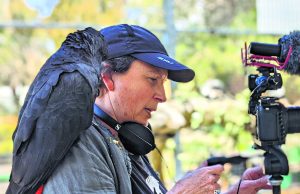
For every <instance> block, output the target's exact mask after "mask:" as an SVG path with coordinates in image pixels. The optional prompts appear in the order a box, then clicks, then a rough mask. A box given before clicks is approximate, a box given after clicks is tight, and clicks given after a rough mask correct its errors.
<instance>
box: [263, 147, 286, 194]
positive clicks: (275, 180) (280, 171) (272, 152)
mask: <svg viewBox="0 0 300 194" xmlns="http://www.w3.org/2000/svg"><path fill="white" fill-rule="evenodd" d="M260 149H263V150H265V151H266V152H265V154H264V157H265V160H264V165H265V174H267V175H271V176H270V178H269V182H270V183H271V185H272V187H273V194H280V193H281V189H280V185H281V182H282V180H283V177H282V175H287V174H288V173H289V165H288V159H287V157H286V155H285V153H284V152H283V151H282V150H281V148H280V146H278V145H268V146H266V147H263V148H262V147H260Z"/></svg>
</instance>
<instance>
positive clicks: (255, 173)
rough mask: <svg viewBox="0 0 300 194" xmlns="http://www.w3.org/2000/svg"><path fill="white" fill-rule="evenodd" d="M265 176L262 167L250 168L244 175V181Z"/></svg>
mask: <svg viewBox="0 0 300 194" xmlns="http://www.w3.org/2000/svg"><path fill="white" fill-rule="evenodd" d="M263 175H264V173H263V170H262V168H261V167H260V166H256V167H253V168H249V169H247V170H246V171H245V173H244V174H243V179H244V180H255V179H259V178H261V177H262V176H263Z"/></svg>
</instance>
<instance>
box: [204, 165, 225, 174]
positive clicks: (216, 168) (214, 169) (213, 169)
mask: <svg viewBox="0 0 300 194" xmlns="http://www.w3.org/2000/svg"><path fill="white" fill-rule="evenodd" d="M207 170H208V173H210V174H216V175H220V174H221V173H222V172H223V171H224V166H223V165H221V164H217V165H213V166H208V167H207Z"/></svg>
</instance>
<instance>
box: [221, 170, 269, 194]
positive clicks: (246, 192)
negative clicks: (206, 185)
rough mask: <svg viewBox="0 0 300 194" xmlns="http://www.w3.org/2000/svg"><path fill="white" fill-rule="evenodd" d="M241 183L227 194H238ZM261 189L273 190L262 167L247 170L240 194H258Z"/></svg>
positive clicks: (243, 177)
mask: <svg viewBox="0 0 300 194" xmlns="http://www.w3.org/2000/svg"><path fill="white" fill-rule="evenodd" d="M238 187H239V183H236V184H235V185H233V186H232V187H231V188H230V189H229V191H228V192H226V194H236V193H237V191H238ZM261 189H272V186H271V185H269V184H268V177H267V176H266V175H264V173H263V171H262V168H261V167H253V168H249V169H247V170H246V171H245V172H244V174H243V176H242V182H241V184H240V188H239V192H238V194H256V193H257V192H258V191H259V190H261Z"/></svg>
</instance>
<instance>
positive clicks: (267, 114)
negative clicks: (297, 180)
mask: <svg viewBox="0 0 300 194" xmlns="http://www.w3.org/2000/svg"><path fill="white" fill-rule="evenodd" d="M292 52H293V51H292V47H290V49H289V50H288V53H287V55H286V58H285V59H284V61H283V59H282V58H280V55H281V46H280V45H273V44H265V43H256V42H252V43H251V44H250V46H249V47H248V48H247V45H246V44H245V48H244V49H242V62H243V64H244V66H255V67H257V69H256V70H257V74H250V75H249V76H248V87H249V89H250V91H251V95H250V100H249V107H248V113H249V114H252V115H254V116H255V118H256V130H255V131H254V133H253V137H254V138H253V139H254V148H256V149H261V150H264V151H265V153H264V158H265V160H264V166H265V174H268V175H271V177H270V183H271V184H272V186H273V193H280V184H281V182H282V179H283V178H282V176H281V175H287V174H288V173H289V166H288V159H287V157H286V155H285V154H284V152H283V151H282V150H281V147H280V146H281V145H282V144H285V141H286V136H287V134H289V133H299V132H300V107H285V106H284V105H283V104H282V103H280V102H279V101H278V100H279V98H277V97H272V96H268V95H265V94H264V93H265V92H266V91H268V90H277V89H280V88H281V87H282V85H283V82H282V77H281V74H280V73H279V72H278V70H283V69H285V68H286V65H287V63H288V61H289V59H290V56H291V54H292ZM297 65H298V64H297ZM299 65H300V64H299ZM263 94H264V95H263Z"/></svg>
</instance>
